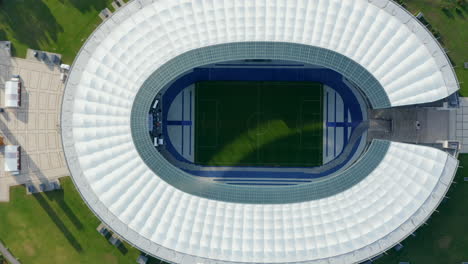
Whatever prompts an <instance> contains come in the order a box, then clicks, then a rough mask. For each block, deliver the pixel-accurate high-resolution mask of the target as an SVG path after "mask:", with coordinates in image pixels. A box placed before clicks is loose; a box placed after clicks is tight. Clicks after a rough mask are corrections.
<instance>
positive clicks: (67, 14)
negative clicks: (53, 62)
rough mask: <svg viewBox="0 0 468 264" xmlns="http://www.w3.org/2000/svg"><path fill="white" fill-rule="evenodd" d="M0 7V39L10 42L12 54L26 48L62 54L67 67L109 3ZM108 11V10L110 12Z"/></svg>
mask: <svg viewBox="0 0 468 264" xmlns="http://www.w3.org/2000/svg"><path fill="white" fill-rule="evenodd" d="M2 2H3V3H2V4H1V5H0V40H10V41H11V42H12V43H13V45H12V46H13V53H14V54H13V55H14V56H17V57H25V56H26V49H27V48H32V49H40V50H46V51H51V52H57V53H60V54H62V55H63V57H62V60H63V62H65V63H68V64H71V63H72V62H73V59H74V58H75V56H76V53H77V52H78V50H79V49H80V47H81V46H82V45H83V43H84V41H85V40H86V39H87V38H88V36H89V35H90V34H91V32H92V31H93V30H94V29H95V28H96V27H97V26H98V25H99V24H100V23H101V22H102V20H101V19H100V18H99V16H98V14H99V12H100V11H101V10H102V9H104V8H105V7H110V6H111V5H110V3H111V2H112V0H3V1H2ZM111 10H112V9H111Z"/></svg>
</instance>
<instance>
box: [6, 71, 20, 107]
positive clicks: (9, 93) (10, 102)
mask: <svg viewBox="0 0 468 264" xmlns="http://www.w3.org/2000/svg"><path fill="white" fill-rule="evenodd" d="M20 105H21V80H20V78H19V75H13V77H12V78H11V80H9V81H6V82H5V107H20Z"/></svg>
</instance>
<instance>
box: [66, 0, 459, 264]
mask: <svg viewBox="0 0 468 264" xmlns="http://www.w3.org/2000/svg"><path fill="white" fill-rule="evenodd" d="M141 1H142V2H141ZM368 1H369V3H372V2H379V0H377V1H376V0H368ZM388 1H389V2H391V3H393V4H394V5H396V6H398V7H399V8H400V9H402V10H404V11H405V12H406V13H407V14H409V15H410V17H411V18H412V20H416V21H417V23H418V24H419V25H420V26H422V27H423V28H424V29H425V30H426V31H427V32H429V30H428V29H427V28H426V27H425V26H424V25H423V24H422V23H421V22H420V21H419V20H418V19H414V16H413V15H412V14H411V13H410V12H409V11H408V10H406V9H405V8H403V7H402V6H400V5H399V4H398V3H396V2H394V0H388ZM147 2H148V1H145V0H134V1H129V2H127V3H125V5H124V7H125V6H129V5H139V8H142V7H143V6H144V5H146V4H145V3H147ZM376 5H378V4H376ZM121 9H122V8H121ZM116 13H117V12H115V13H113V14H111V18H112V16H114V15H115V14H116ZM104 24H105V23H104V22H103V23H101V24H100V25H98V27H97V28H96V29H95V30H94V31H93V33H92V34H91V35H90V37H88V39H87V40H86V41H85V43H84V44H83V45H82V47H81V48H80V50H79V52H78V54H77V57H76V58H78V57H79V55H80V54H81V53H82V52H86V51H84V49H83V47H85V45H86V43H87V42H88V41H89V40H90V38H91V36H93V35H94V33H95V32H96V31H98V30H99V29H100V28H101V27H102V26H103V25H104ZM429 35H430V36H431V37H432V40H433V41H434V42H435V43H437V46H438V47H439V48H440V50H442V51H443V55H444V57H445V58H446V59H447V61H450V60H449V58H448V56H447V54H446V53H445V50H444V48H443V47H442V46H441V45H440V43H439V42H438V41H437V39H435V38H434V36H433V35H432V34H431V33H430V32H429ZM76 62H77V60H76V59H75V60H74V62H73V64H72V70H73V69H74V68H75V67H78V68H80V70H82V69H81V67H80V66H79V65H76ZM450 70H451V72H452V74H453V75H454V78H455V80H456V82H457V85H458V83H459V82H458V79H457V76H456V74H455V71H454V69H453V67H450ZM68 81H69V78H67V80H66V85H65V87H67V84H68ZM66 92H67V90H65V92H64V96H63V97H62V109H64V106H65V105H67V104H68V103H70V102H71V101H69V100H68V101H67V99H70V98H67V97H66V96H65V94H66ZM68 92H69V91H68ZM72 105H73V104H68V107H70V106H72ZM71 117H72V115H71V113H70V112H65V111H63V110H62V111H61V114H60V122H61V139H62V143H63V144H62V147H63V149H64V155H65V157H66V158H65V161H66V163H67V166H68V167H69V169H70V172H73V173H71V175H79V178H75V177H73V176H72V177H71V178H72V181H73V183H74V184H75V186H76V187H77V190H78V192H79V193H80V195H81V197H82V198H83V200H84V202H85V203H86V204H87V206H88V207H89V208H90V209H91V211H93V213H94V214H95V215H96V216H97V217H98V218H99V219H100V220H101V221H102V222H103V223H105V224H106V225H107V226H108V227H109V228H110V229H111V230H112V231H114V232H115V233H116V234H118V235H119V236H120V237H121V238H122V239H124V240H125V241H127V242H128V243H129V244H130V245H132V246H133V247H135V248H138V249H139V250H141V251H143V252H146V253H148V254H149V255H151V256H153V257H156V258H158V259H161V260H164V261H167V262H170V263H178V262H176V261H178V260H184V263H195V262H196V261H197V262H199V263H213V264H214V263H226V264H231V263H249V262H233V261H222V260H214V259H207V258H202V257H198V256H193V255H188V254H186V253H181V252H178V251H175V250H172V249H168V248H166V247H163V246H161V245H158V244H156V243H154V242H152V241H150V240H148V239H146V238H143V237H141V236H140V235H139V234H138V233H136V232H135V231H133V230H132V229H130V228H129V227H128V226H126V224H125V223H122V222H121V220H120V219H119V218H118V217H116V216H115V215H114V214H113V213H112V212H111V211H110V210H109V209H107V208H106V206H105V205H104V204H103V203H102V202H101V201H99V198H97V197H96V195H95V194H94V193H93V192H92V189H91V187H90V186H89V184H88V182H85V181H83V176H84V175H83V172H82V171H81V168H80V165H79V162H78V159H77V156H76V152H75V149H74V145H73V144H74V142H73V141H72V140H70V139H71V138H72V137H70V136H71V135H72V133H70V132H71V127H72V126H71V122H70V120H71ZM63 124H65V126H64V125H63ZM66 143H68V144H69V145H68V146H67V145H66ZM67 150H68V151H70V150H71V151H72V153H71V154H72V155H69V154H70V153H67ZM458 164H459V162H458V161H456V164H455V165H454V166H458ZM446 170H447V167H445V168H444V170H443V171H444V172H445V171H446ZM455 175H456V169H455V170H454V173H453V174H452V175H450V182H449V184H445V183H443V182H441V181H438V183H437V184H436V186H435V187H434V191H436V190H438V191H441V192H442V196H441V197H444V196H445V195H446V193H447V192H448V190H449V187H450V183H451V182H452V181H453V179H454V177H455ZM82 190H86V192H82ZM428 200H429V199H427V200H426V201H425V202H424V203H423V205H422V206H421V208H419V209H418V211H417V212H416V213H415V215H416V214H421V215H422V218H423V219H422V221H420V222H419V223H417V224H415V227H414V228H413V229H412V230H410V231H408V230H406V231H404V232H405V235H403V236H402V237H399V238H398V239H396V240H395V241H393V242H392V245H391V246H388V247H387V249H386V250H388V249H390V248H392V247H393V246H395V245H396V244H398V243H399V242H401V241H403V240H404V239H406V238H407V237H408V236H409V235H410V234H411V233H413V232H414V231H415V230H417V229H418V228H419V227H420V226H421V225H422V224H424V223H425V221H426V220H427V219H428V218H429V217H430V216H431V215H432V213H433V212H434V211H435V210H436V208H437V207H438V205H439V204H440V203H441V202H442V198H441V199H439V200H438V201H436V202H435V204H434V203H433V204H432V205H431V211H430V212H428V211H424V210H422V207H423V206H424V205H426V204H427V203H429V202H430V201H428ZM93 202H94V203H95V204H94V206H93V205H92V203H93ZM412 221H413V217H410V218H409V219H408V220H407V221H405V222H404V223H403V224H402V225H401V226H400V227H399V228H398V229H400V228H401V227H402V226H404V225H406V224H408V223H410V222H412ZM398 229H397V230H398ZM393 232H395V231H393ZM135 235H136V236H137V237H135ZM135 238H136V239H135ZM377 243H378V241H377V242H375V243H373V244H370V245H366V246H365V247H364V248H368V247H372V245H375V244H377ZM386 250H383V251H382V250H380V251H378V252H374V253H373V254H372V255H368V256H366V257H360V259H359V261H365V260H371V259H372V258H373V257H375V256H378V255H380V254H381V253H382V252H385V251H386ZM347 254H349V253H346V255H347ZM185 257H187V258H185ZM338 257H339V256H338ZM187 259H188V261H189V262H186V261H187ZM190 261H192V262H190ZM317 261H319V262H321V261H327V260H326V259H320V260H313V261H301V262H289V263H298V264H299V263H300V264H306V263H317Z"/></svg>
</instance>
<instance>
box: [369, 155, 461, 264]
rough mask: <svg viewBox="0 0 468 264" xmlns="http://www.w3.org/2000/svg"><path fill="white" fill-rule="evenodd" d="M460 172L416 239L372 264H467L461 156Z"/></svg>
mask: <svg viewBox="0 0 468 264" xmlns="http://www.w3.org/2000/svg"><path fill="white" fill-rule="evenodd" d="M459 159H460V166H462V167H463V168H460V169H459V170H458V172H457V175H456V178H455V182H457V184H453V185H452V187H451V189H450V190H449V192H448V194H447V196H448V197H450V199H448V200H446V201H445V202H443V203H442V204H441V205H440V206H439V208H438V209H437V210H438V211H439V213H434V214H433V215H432V216H431V218H430V219H429V221H428V222H427V223H428V225H427V226H423V227H421V228H419V229H418V230H417V231H416V237H409V238H408V239H406V240H405V241H404V242H403V245H404V246H405V247H404V248H403V249H402V250H401V251H399V252H396V251H394V250H390V251H389V253H390V254H389V255H388V256H385V257H382V258H381V259H379V260H377V261H375V262H374V263H375V264H397V263H399V262H400V261H409V262H410V263H411V264H420V263H421V264H441V263H462V262H463V261H468V236H467V235H466V234H468V224H467V223H468V210H466V208H467V205H468V203H467V199H466V194H467V193H468V182H464V181H463V177H468V154H464V155H460V157H459Z"/></svg>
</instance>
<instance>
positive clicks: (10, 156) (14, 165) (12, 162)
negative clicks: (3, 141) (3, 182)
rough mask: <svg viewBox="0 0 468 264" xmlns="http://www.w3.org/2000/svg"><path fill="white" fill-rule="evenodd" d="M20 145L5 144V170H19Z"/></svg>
mask: <svg viewBox="0 0 468 264" xmlns="http://www.w3.org/2000/svg"><path fill="white" fill-rule="evenodd" d="M20 157H21V153H20V146H18V145H7V146H5V171H9V172H19V170H20Z"/></svg>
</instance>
